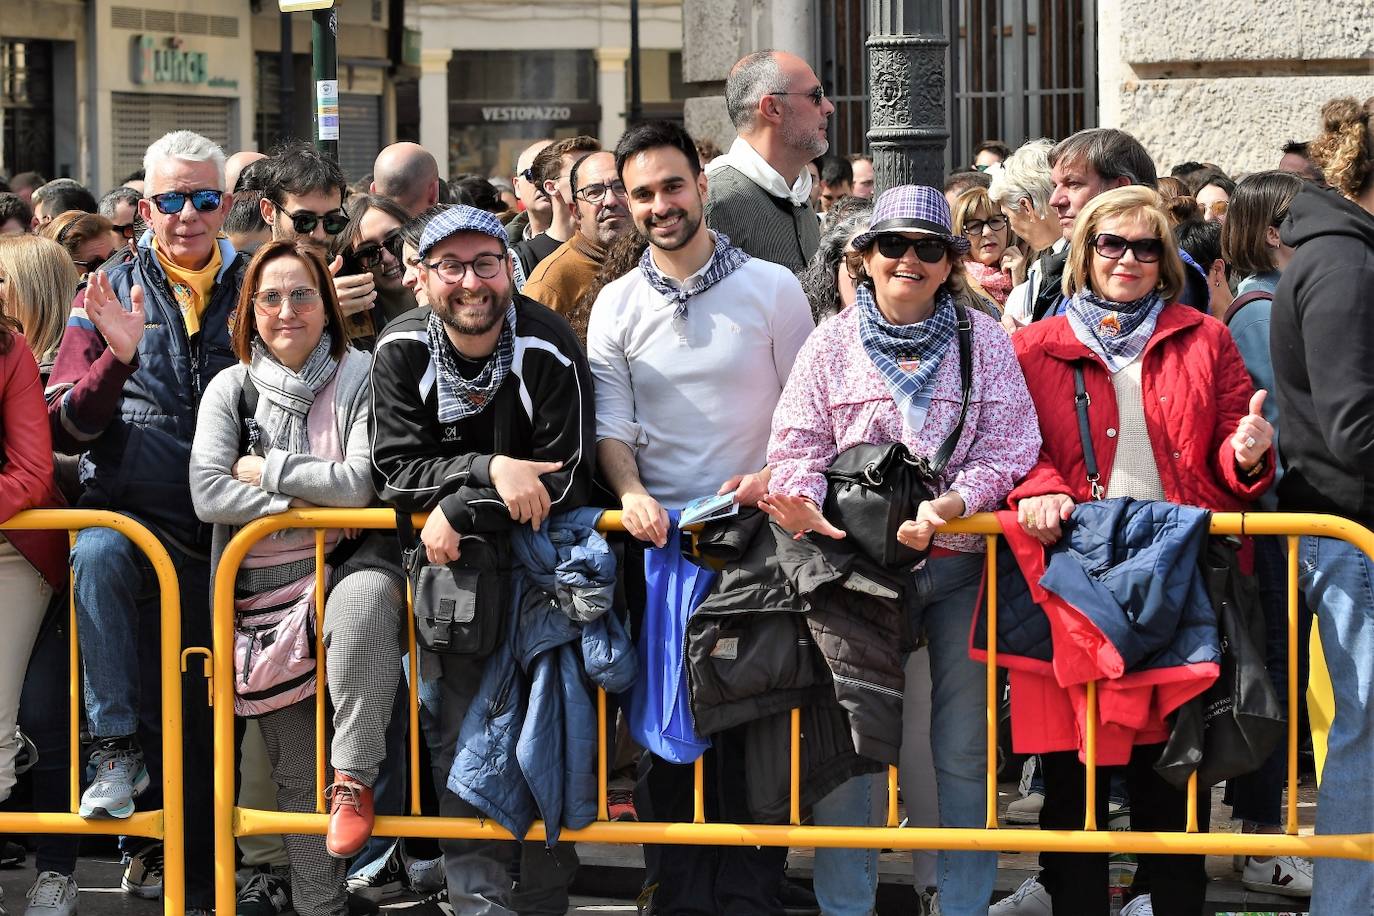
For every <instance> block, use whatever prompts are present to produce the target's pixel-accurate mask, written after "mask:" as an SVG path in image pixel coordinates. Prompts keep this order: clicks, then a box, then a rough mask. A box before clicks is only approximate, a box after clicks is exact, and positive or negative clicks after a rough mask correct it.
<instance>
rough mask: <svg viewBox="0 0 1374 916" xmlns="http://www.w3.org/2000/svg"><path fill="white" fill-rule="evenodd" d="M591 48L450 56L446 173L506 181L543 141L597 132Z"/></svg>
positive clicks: (479, 52) (598, 107)
mask: <svg viewBox="0 0 1374 916" xmlns="http://www.w3.org/2000/svg"><path fill="white" fill-rule="evenodd" d="M600 119H601V107H600V105H599V104H598V103H597V97H596V59H595V57H594V56H593V53H592V51H591V50H570V49H565V50H546V51H455V52H454V54H453V58H452V60H450V62H449V137H450V141H449V171H450V172H451V173H452V174H454V175H457V174H460V173H463V172H475V173H477V174H479V175H483V176H491V175H502V176H507V177H509V173H510V171H511V167H512V164H513V163H514V161H515V157H516V156H517V155H518V154H519V153H520V150H522V149H524V148H525V147H526V146H528V145H529V144H530V142H531V141H533V140H537V139H539V138H540V137H555V138H557V137H570V136H574V135H576V134H591V135H593V136H595V135H596V133H597V132H598V124H599V122H600Z"/></svg>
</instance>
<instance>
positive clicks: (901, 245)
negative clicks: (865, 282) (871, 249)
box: [877, 233, 948, 264]
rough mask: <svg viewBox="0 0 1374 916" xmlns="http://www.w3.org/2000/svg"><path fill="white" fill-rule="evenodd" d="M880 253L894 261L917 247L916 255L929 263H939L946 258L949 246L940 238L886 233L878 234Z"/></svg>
mask: <svg viewBox="0 0 1374 916" xmlns="http://www.w3.org/2000/svg"><path fill="white" fill-rule="evenodd" d="M877 241H878V254H880V255H882V256H883V257H885V258H891V259H892V260H894V261H900V260H901V259H902V258H903V257H905V256H906V253H907V250H908V249H911V248H915V249H916V257H918V258H920V259H921V260H922V261H924V262H925V263H927V264H939V263H940V261H941V260H942V259H943V258H944V256H945V252H946V251H947V250H948V248H947V246H946V245H945V243H944V242H943V241H941V240H940V239H932V238H924V239H912V238H907V237H906V236H904V235H893V234H891V233H886V234H883V235H880V236H878V240H877Z"/></svg>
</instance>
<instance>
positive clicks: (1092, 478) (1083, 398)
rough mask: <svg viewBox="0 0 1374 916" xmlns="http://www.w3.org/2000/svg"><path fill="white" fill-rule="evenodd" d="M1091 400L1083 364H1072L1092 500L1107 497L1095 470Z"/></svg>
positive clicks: (1074, 402) (1075, 401)
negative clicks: (1090, 421)
mask: <svg viewBox="0 0 1374 916" xmlns="http://www.w3.org/2000/svg"><path fill="white" fill-rule="evenodd" d="M1092 402H1093V399H1092V398H1090V397H1089V396H1088V386H1087V384H1086V383H1085V382H1084V380H1083V364H1082V363H1081V362H1078V363H1074V364H1073V406H1074V408H1075V409H1076V410H1077V411H1078V437H1079V439H1081V440H1082V441H1083V465H1084V467H1085V468H1086V469H1087V471H1088V492H1089V493H1090V494H1091V495H1092V498H1093V499H1102V498H1103V497H1104V496H1106V495H1107V491H1106V489H1105V488H1104V487H1103V486H1102V484H1101V482H1100V481H1101V479H1102V475H1101V474H1100V473H1098V469H1097V453H1096V452H1095V451H1093V437H1092V427H1091V426H1089V425H1088V405H1090V404H1092Z"/></svg>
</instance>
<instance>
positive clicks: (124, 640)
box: [72, 528, 215, 907]
mask: <svg viewBox="0 0 1374 916" xmlns="http://www.w3.org/2000/svg"><path fill="white" fill-rule="evenodd" d="M164 546H165V547H166V548H167V553H168V555H169V556H170V557H171V560H172V565H173V567H174V568H175V569H176V575H177V584H178V586H179V588H180V591H181V645H182V648H185V647H187V646H207V647H208V646H209V645H210V642H211V639H210V636H211V634H210V565H209V563H207V562H206V561H205V560H202V559H198V558H196V557H191V556H187V555H186V554H183V553H182V552H181V551H179V550H177V549H176V548H175V547H173V546H171V545H168V544H164ZM72 569H73V571H74V572H75V575H76V617H77V639H78V640H79V642H80V645H81V660H82V663H83V666H84V671H85V676H86V717H87V719H88V720H89V722H90V729H91V734H92V736H94V737H96V738H113V737H122V736H128V735H137V736H138V741H139V745H140V747H141V748H142V750H143V755H144V760H145V762H146V764H147V767H148V777H149V779H151V781H152V784H151V785H150V786H149V788H148V791H147V792H145V793H144V794H143V796H142V797H141V798H140V799H139V802H138V806H139V808H140V809H141V810H145V811H150V810H153V809H155V808H158V807H160V806H161V805H162V719H161V711H162V702H161V701H162V693H161V675H162V666H161V664H160V661H159V659H160V649H161V632H162V625H161V623H162V622H161V606H160V604H159V600H158V596H159V593H158V583H157V576H156V575H155V574H154V572H153V567H152V563H151V562H150V561H149V560H148V558H147V557H146V556H145V555H144V554H143V551H141V550H139V549H138V548H137V547H135V546H134V544H133V542H132V541H130V540H129V539H128V538H126V537H125V536H124V535H122V534H120V533H119V532H117V531H114V530H113V529H110V528H86V529H84V530H82V531H81V533H80V534H78V535H77V536H76V547H75V548H73V550H72ZM181 716H182V739H183V741H182V761H183V764H184V767H183V773H184V779H183V800H184V804H185V806H186V812H187V815H188V818H193V817H195V813H196V812H206V811H211V810H213V808H212V805H213V779H214V767H213V766H211V765H210V764H209V761H211V760H213V759H214V757H213V751H214V740H213V729H212V719H211V715H210V707H209V705H208V704H207V703H206V702H205V677H204V672H203V670H202V667H201V664H200V662H199V661H197V660H195V659H192V661H191V664H190V665H189V666H188V671H187V673H186V674H183V675H181ZM189 823H190V821H189V820H188V824H189ZM214 834H215V831H214V829H213V827H212V826H211V825H208V824H202V825H201V826H200V827H198V828H197V829H188V830H187V831H186V905H187V907H211V906H213V905H214V892H213V888H212V881H213V878H212V876H213V874H214V842H215V836H214ZM131 839H134V838H131ZM147 843H148V841H147V840H142V839H134V846H135V847H138V846H144V845H147ZM125 851H126V852H127V851H131V850H130V848H129V847H127V846H126V847H125Z"/></svg>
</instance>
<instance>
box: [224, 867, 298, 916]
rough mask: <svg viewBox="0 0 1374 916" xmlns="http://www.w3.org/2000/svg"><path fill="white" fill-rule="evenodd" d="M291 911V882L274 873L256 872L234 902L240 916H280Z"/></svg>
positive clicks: (283, 876)
mask: <svg viewBox="0 0 1374 916" xmlns="http://www.w3.org/2000/svg"><path fill="white" fill-rule="evenodd" d="M289 909H291V882H290V881H289V880H288V879H287V877H286V876H285V875H281V874H277V873H276V872H273V871H260V872H256V873H255V874H254V875H253V876H252V877H251V878H249V879H248V880H247V881H246V882H245V883H244V885H243V890H241V891H239V893H238V897H237V898H235V900H234V911H235V912H236V913H237V914H238V916H280V914H282V913H285V912H286V911H287V910H289Z"/></svg>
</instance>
